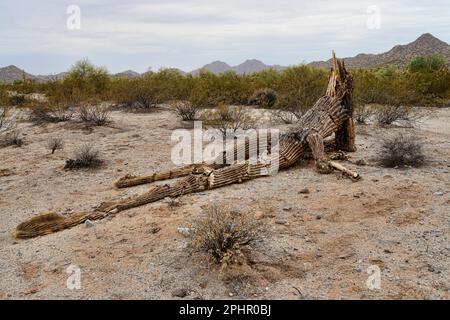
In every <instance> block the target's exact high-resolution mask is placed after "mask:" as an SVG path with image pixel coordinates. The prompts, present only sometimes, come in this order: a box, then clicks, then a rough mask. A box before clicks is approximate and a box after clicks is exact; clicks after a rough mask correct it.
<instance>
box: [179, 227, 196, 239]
mask: <svg viewBox="0 0 450 320" xmlns="http://www.w3.org/2000/svg"><path fill="white" fill-rule="evenodd" d="M177 231H178V233H180V234H182V235H183V236H185V237H188V236H190V235H191V233H192V228H178V229H177Z"/></svg>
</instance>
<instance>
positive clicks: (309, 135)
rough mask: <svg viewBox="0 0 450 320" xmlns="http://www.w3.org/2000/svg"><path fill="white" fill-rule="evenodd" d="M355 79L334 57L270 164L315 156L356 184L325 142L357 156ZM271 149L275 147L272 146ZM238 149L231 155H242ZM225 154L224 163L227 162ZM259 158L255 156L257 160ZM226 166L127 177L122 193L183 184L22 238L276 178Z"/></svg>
mask: <svg viewBox="0 0 450 320" xmlns="http://www.w3.org/2000/svg"><path fill="white" fill-rule="evenodd" d="M352 93H353V79H352V76H351V75H350V74H349V73H348V72H347V70H346V69H345V65H344V62H343V61H342V60H339V59H336V57H335V55H334V53H333V69H332V74H331V77H330V81H329V84H328V88H327V91H326V94H325V96H323V97H322V98H320V99H319V100H318V101H317V102H316V104H315V105H314V106H313V107H312V108H311V109H310V110H308V111H307V112H306V113H305V114H304V116H303V117H302V118H301V119H300V121H299V122H298V123H297V125H296V126H295V128H293V129H291V130H290V131H289V132H287V133H285V134H283V135H281V137H280V139H279V142H278V152H276V153H271V154H270V158H271V161H272V162H270V163H273V161H276V162H277V163H278V167H279V169H280V170H283V169H286V168H288V167H290V166H292V165H293V164H294V163H296V162H297V161H298V160H299V159H300V158H301V157H302V156H303V155H305V153H306V151H309V149H310V150H311V151H312V154H313V157H314V159H315V162H316V168H317V171H318V172H319V173H330V172H332V171H333V170H339V171H341V172H343V173H344V174H345V175H347V176H349V177H350V178H352V179H355V180H357V179H359V174H358V173H356V172H353V171H351V170H349V169H347V168H345V167H343V166H342V165H340V164H338V163H336V162H333V161H329V159H328V157H327V156H326V155H325V148H324V139H325V138H327V137H329V136H331V135H332V134H333V133H334V134H335V147H336V149H339V150H343V151H350V152H352V151H355V150H356V147H355V131H354V126H353V118H352V116H353V105H352ZM269 144H270V142H269ZM249 145H250V143H248V142H247V143H246V144H245V154H246V159H249V158H250V157H251V156H252V151H251V150H249V149H250V147H249ZM236 149H237V148H234V150H228V151H227V152H233V154H234V155H235V154H236V153H237V150H236ZM226 156H227V153H226V152H225V153H224V154H223V155H221V157H224V158H225V157H226ZM253 156H254V154H253ZM223 162H225V161H213V162H212V163H205V164H194V165H189V166H185V167H182V168H175V169H173V170H169V171H164V172H158V173H154V174H151V175H148V176H143V177H132V176H125V177H123V178H122V179H120V180H119V181H117V182H116V186H117V187H118V188H126V187H132V186H136V185H140V184H145V183H151V182H154V181H160V180H166V179H173V178H181V177H184V178H183V179H180V180H179V181H177V182H175V183H174V184H172V185H163V186H156V187H153V188H152V189H150V190H149V191H148V192H146V193H144V194H142V195H139V196H136V197H133V198H128V199H123V200H120V201H117V202H113V203H111V202H109V203H103V204H102V205H101V206H100V207H99V208H97V209H96V210H95V211H93V212H86V213H77V214H73V215H70V216H62V215H59V214H56V213H46V214H41V215H39V216H36V217H34V218H32V219H30V220H28V221H25V222H23V223H21V224H20V225H19V226H17V228H16V237H18V238H32V237H36V236H41V235H45V234H49V233H53V232H57V231H59V230H62V229H67V228H71V227H73V226H75V225H77V224H80V223H83V222H85V221H86V220H99V219H103V218H104V217H106V216H108V215H109V214H115V213H118V212H120V211H124V210H127V209H130V208H134V207H138V206H142V205H145V204H148V203H151V202H156V201H158V200H162V199H164V198H166V197H172V198H174V197H179V196H182V195H185V194H189V193H194V192H200V191H204V190H208V189H216V188H220V187H223V186H226V185H230V184H234V183H242V182H244V181H246V180H252V179H256V178H259V177H262V176H267V175H269V174H270V169H269V168H270V165H271V164H270V163H267V162H265V161H264V162H263V161H256V162H254V161H244V162H235V163H233V164H222V163H223Z"/></svg>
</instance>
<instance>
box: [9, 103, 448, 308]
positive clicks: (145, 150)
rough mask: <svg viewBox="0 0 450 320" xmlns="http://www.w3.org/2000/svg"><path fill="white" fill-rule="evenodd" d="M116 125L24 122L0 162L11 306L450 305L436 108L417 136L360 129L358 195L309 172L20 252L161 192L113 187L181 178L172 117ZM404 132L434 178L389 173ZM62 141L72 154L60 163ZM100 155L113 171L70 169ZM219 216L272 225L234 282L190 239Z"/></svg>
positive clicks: (130, 214)
mask: <svg viewBox="0 0 450 320" xmlns="http://www.w3.org/2000/svg"><path fill="white" fill-rule="evenodd" d="M111 116H112V120H113V122H112V123H111V124H110V125H109V126H106V127H95V128H90V129H87V128H85V127H84V126H83V125H82V124H80V123H76V122H71V123H59V124H46V125H40V126H37V125H34V124H32V123H30V122H27V121H22V122H20V124H19V129H20V132H21V134H22V137H23V138H24V141H25V144H24V145H23V146H22V147H20V148H18V147H6V148H2V149H0V214H1V217H0V256H1V259H0V298H2V299H13V298H19V299H43V298H46V299H180V298H179V297H174V296H173V295H174V293H175V295H177V294H176V292H177V291H178V292H180V291H181V292H183V291H184V294H187V296H186V297H184V299H230V298H233V299H376V298H379V299H450V291H449V290H450V241H449V240H450V239H449V237H450V210H449V209H450V179H449V178H450V173H449V172H450V125H449V123H450V109H448V108H443V109H434V110H433V111H432V112H431V115H430V116H428V117H426V118H425V119H423V120H422V121H421V122H420V123H419V124H417V125H416V126H415V127H414V128H404V127H395V126H393V127H389V128H383V127H380V126H377V125H375V124H369V125H358V126H357V147H358V151H357V152H355V153H352V154H351V158H350V160H349V161H341V162H342V164H343V165H345V166H347V167H348V168H350V169H354V170H356V171H358V172H359V173H360V174H361V175H362V177H363V178H362V180H361V181H359V182H352V181H351V180H349V179H347V178H345V177H342V175H341V174H339V173H333V174H330V175H319V174H318V173H317V172H316V171H315V170H314V165H313V163H312V162H311V161H302V162H300V163H298V164H297V165H295V166H294V167H292V168H290V169H289V170H286V171H282V172H279V173H278V174H277V175H276V176H273V177H264V178H261V179H258V180H253V181H249V182H246V183H243V184H238V185H232V186H228V187H224V188H222V189H217V190H212V191H205V192H203V193H198V194H191V195H186V196H183V197H182V198H180V203H179V205H178V206H175V207H174V206H173V205H171V204H170V203H168V201H161V202H158V203H153V204H149V205H146V206H142V207H139V208H135V209H131V210H128V211H124V212H121V213H119V214H117V215H115V216H111V217H108V218H106V219H103V220H100V221H94V222H93V226H88V225H86V224H82V225H79V226H76V227H74V228H72V229H69V230H64V231H61V232H58V233H55V234H51V235H47V236H43V237H39V238H34V239H30V240H18V239H15V238H14V229H15V227H16V226H17V225H18V224H19V223H20V222H22V221H24V220H26V219H28V218H30V217H32V216H34V215H36V214H38V213H40V212H49V211H52V212H58V213H62V214H66V215H70V214H71V213H73V212H80V211H89V210H92V208H95V207H96V206H98V205H99V204H100V203H102V202H103V201H108V200H116V199H119V198H125V197H128V196H133V195H136V194H139V193H143V192H145V191H146V190H148V189H149V188H151V185H144V186H139V187H135V188H130V189H123V190H118V189H115V188H114V186H113V183H114V181H116V180H117V179H118V178H120V177H122V176H124V175H125V174H128V173H129V174H135V175H139V174H148V173H150V172H154V171H158V170H163V169H168V168H171V167H173V165H172V164H171V162H170V154H171V148H172V145H173V144H172V143H171V141H170V137H171V134H172V131H173V130H174V129H176V128H181V127H183V124H182V123H180V121H179V120H177V118H176V117H174V116H173V114H172V113H170V112H169V111H168V110H160V111H158V112H152V113H145V114H142V113H125V112H122V111H114V112H113V113H112V115H111ZM267 125H270V124H267ZM279 127H280V128H281V129H283V126H282V125H279ZM398 132H403V133H406V134H413V135H415V136H416V137H417V138H418V139H421V140H422V141H423V142H424V143H425V152H426V157H427V160H426V163H425V165H424V166H422V167H420V168H408V169H388V168H383V167H381V166H380V165H379V163H378V161H377V155H378V153H379V150H380V145H381V140H382V139H383V138H385V137H388V136H392V135H394V134H396V133H398ZM55 136H56V137H61V138H62V139H63V140H64V143H65V147H64V149H63V150H58V151H56V152H55V154H53V155H51V154H50V152H49V150H48V149H47V148H46V145H47V142H48V140H49V139H50V138H51V137H55ZM88 142H91V143H94V144H95V146H96V147H97V148H98V149H99V150H100V152H101V155H102V157H103V159H104V160H105V161H106V164H105V166H104V167H103V168H101V169H98V170H81V171H66V170H64V169H63V167H64V163H65V160H66V159H68V158H69V157H71V156H72V154H73V151H74V150H75V149H76V148H77V147H78V146H80V145H81V144H83V143H88ZM360 159H363V160H364V161H365V162H366V165H357V164H356V162H357V160H360ZM305 189H308V190H305ZM211 203H225V204H229V205H232V206H234V207H236V208H237V209H239V210H241V211H242V212H243V213H244V214H248V215H251V217H254V218H255V219H259V220H258V221H260V222H261V224H263V225H264V227H265V231H264V233H263V235H262V237H261V239H260V240H259V241H258V242H257V243H256V245H255V247H254V248H253V249H252V251H251V252H250V253H249V256H250V258H249V260H248V263H246V264H245V265H241V266H236V267H233V268H231V269H230V270H229V271H225V272H221V270H220V268H219V267H218V266H216V265H214V264H213V263H211V262H209V260H208V259H207V257H205V256H203V255H201V254H198V253H193V252H192V251H191V250H189V237H186V236H185V235H183V234H182V233H180V232H179V230H178V228H185V227H190V226H191V225H192V223H193V222H194V221H196V220H197V219H198V218H200V217H201V216H202V214H203V213H202V208H204V207H205V206H206V205H208V204H211ZM70 266H76V267H78V268H79V270H80V274H81V288H80V289H72V290H71V289H69V288H68V287H67V280H68V278H69V277H70V276H71V274H70V270H71V269H70V268H69V267H70ZM374 266H375V267H374ZM370 267H372V268H379V269H380V270H381V278H380V280H381V283H380V285H381V288H379V289H376V288H375V289H373V288H372V289H369V288H368V286H367V284H366V282H367V280H368V277H369V274H368V272H367V270H368V268H370ZM68 268H69V272H68ZM184 294H183V295H184Z"/></svg>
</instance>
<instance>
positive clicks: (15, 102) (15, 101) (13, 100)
mask: <svg viewBox="0 0 450 320" xmlns="http://www.w3.org/2000/svg"><path fill="white" fill-rule="evenodd" d="M25 102H26V98H25V95H23V94H14V95H12V96H11V97H10V98H9V103H10V105H12V106H22V105H23V104H25Z"/></svg>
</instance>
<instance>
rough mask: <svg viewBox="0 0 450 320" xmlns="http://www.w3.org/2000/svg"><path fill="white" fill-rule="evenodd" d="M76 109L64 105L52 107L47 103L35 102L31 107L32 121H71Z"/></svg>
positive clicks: (39, 122) (38, 122)
mask: <svg viewBox="0 0 450 320" xmlns="http://www.w3.org/2000/svg"><path fill="white" fill-rule="evenodd" d="M73 114H74V111H73V109H71V108H67V107H64V106H54V107H50V106H48V105H47V104H46V103H35V104H34V106H33V107H32V108H31V115H30V121H31V122H33V123H35V124H44V123H57V122H66V121H70V120H71V119H72V117H73Z"/></svg>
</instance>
